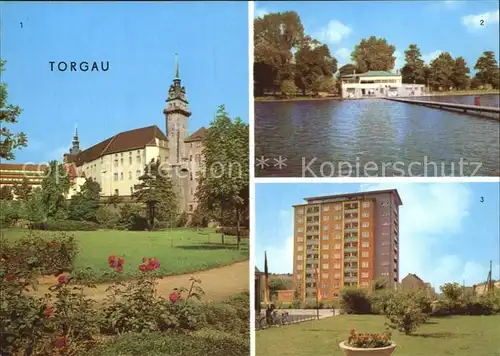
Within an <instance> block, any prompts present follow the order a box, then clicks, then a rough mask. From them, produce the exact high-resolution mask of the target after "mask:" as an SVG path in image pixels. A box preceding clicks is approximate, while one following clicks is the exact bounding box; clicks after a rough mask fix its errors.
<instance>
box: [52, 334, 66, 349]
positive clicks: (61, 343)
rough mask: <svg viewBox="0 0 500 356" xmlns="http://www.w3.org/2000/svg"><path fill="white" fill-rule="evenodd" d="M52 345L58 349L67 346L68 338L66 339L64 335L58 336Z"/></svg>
mask: <svg viewBox="0 0 500 356" xmlns="http://www.w3.org/2000/svg"><path fill="white" fill-rule="evenodd" d="M54 346H55V347H56V348H58V349H62V348H64V347H66V346H68V339H66V336H58V337H57V338H56V339H55V340H54Z"/></svg>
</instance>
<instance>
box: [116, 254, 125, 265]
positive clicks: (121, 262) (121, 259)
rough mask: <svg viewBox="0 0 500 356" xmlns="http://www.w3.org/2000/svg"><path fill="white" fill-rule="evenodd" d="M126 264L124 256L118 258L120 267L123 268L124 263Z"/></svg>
mask: <svg viewBox="0 0 500 356" xmlns="http://www.w3.org/2000/svg"><path fill="white" fill-rule="evenodd" d="M124 262H125V259H124V258H123V256H120V257H118V265H119V266H120V265H121V266H123V263H124Z"/></svg>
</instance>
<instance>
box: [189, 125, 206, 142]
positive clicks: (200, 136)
mask: <svg viewBox="0 0 500 356" xmlns="http://www.w3.org/2000/svg"><path fill="white" fill-rule="evenodd" d="M206 133H207V129H206V128H204V127H203V126H202V127H200V128H199V129H198V130H196V132H195V133H193V134H192V135H191V136H189V137H187V138H185V139H184V142H196V141H201V140H203V137H205V135H206Z"/></svg>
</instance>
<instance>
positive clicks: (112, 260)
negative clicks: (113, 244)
mask: <svg viewBox="0 0 500 356" xmlns="http://www.w3.org/2000/svg"><path fill="white" fill-rule="evenodd" d="M108 261H109V262H115V261H116V256H115V255H111V256H109V257H108Z"/></svg>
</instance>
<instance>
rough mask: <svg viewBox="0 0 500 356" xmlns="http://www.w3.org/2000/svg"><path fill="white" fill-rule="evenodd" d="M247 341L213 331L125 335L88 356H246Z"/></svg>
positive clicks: (248, 341) (248, 348)
mask: <svg viewBox="0 0 500 356" xmlns="http://www.w3.org/2000/svg"><path fill="white" fill-rule="evenodd" d="M249 354H250V340H249V339H248V338H246V337H241V336H237V335H233V334H229V333H225V332H222V331H217V330H201V331H198V332H194V333H189V334H183V333H178V334H177V333H175V334H161V333H140V334H139V333H127V334H124V335H122V336H120V337H118V338H116V339H115V340H114V341H112V342H110V343H108V344H106V345H104V346H102V347H99V348H96V349H94V350H93V351H92V353H91V354H90V355H89V356H116V355H143V356H157V355H169V356H191V355H203V356H220V355H231V356H247V355H249Z"/></svg>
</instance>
